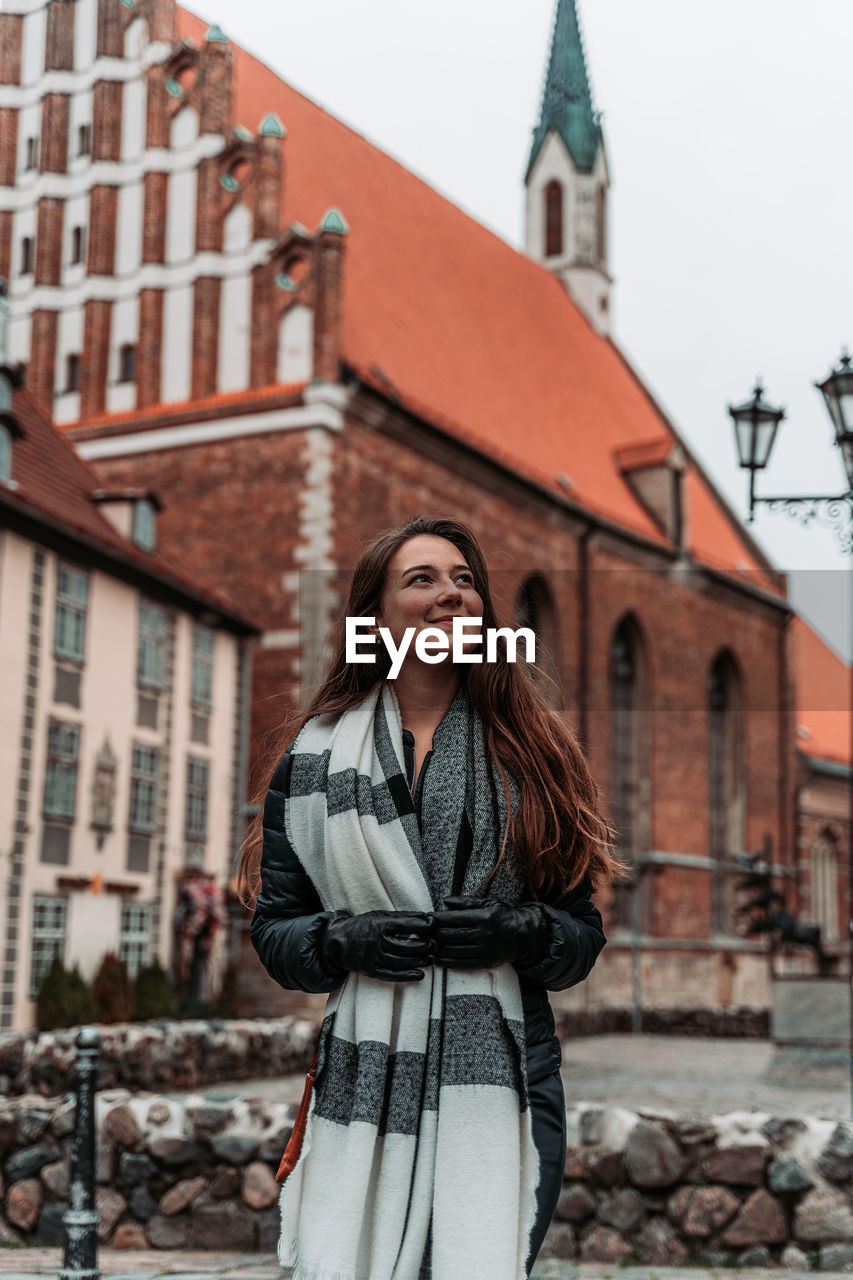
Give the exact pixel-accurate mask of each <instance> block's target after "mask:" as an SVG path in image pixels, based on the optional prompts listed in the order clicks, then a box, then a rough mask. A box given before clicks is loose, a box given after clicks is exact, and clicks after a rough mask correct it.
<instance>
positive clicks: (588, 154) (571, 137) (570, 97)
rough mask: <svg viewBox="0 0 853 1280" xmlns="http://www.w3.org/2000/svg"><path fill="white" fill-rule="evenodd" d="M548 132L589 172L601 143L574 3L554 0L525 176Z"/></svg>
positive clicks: (599, 122)
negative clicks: (547, 59) (550, 35)
mask: <svg viewBox="0 0 853 1280" xmlns="http://www.w3.org/2000/svg"><path fill="white" fill-rule="evenodd" d="M549 129H556V130H557V132H558V133H559V135H560V137H561V138H562V139H563V141H564V142H565V144H566V146H567V147H568V149H569V154H570V155H571V157H572V159H573V160H574V162H575V164H576V165H577V167H578V168H579V169H587V170H588V169H591V168H592V166H593V164H594V163H595V153H596V151H597V150H598V144H599V142H600V141H601V121H600V117H599V114H598V112H597V111H593V108H592V94H591V93H590V88H589V77H588V76H587V72H586V58H585V57H584V51H583V40H582V39H581V32H580V23H579V22H578V13H577V7H576V5H575V0H557V16H556V18H555V20H554V36H553V39H552V41H551V60H550V62H549V64H548V76H547V79H546V81H545V92H544V93H543V95H542V112H541V114H540V117H539V123H538V124H537V126H536V128H535V129H534V130H533V146H532V148H531V150H530V160H529V163H528V165H527V172H528V174H529V173H530V170H531V168H532V167H533V162H534V160H535V159H536V157H537V156H538V154H539V148H540V147H541V146H542V143H543V142H544V141H545V137H546V135H547V133H548V130H549Z"/></svg>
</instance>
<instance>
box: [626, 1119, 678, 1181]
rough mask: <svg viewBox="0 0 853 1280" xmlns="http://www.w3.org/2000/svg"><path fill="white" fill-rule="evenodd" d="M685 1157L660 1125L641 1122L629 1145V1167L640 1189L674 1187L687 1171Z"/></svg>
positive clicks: (633, 1132) (633, 1130)
mask: <svg viewBox="0 0 853 1280" xmlns="http://www.w3.org/2000/svg"><path fill="white" fill-rule="evenodd" d="M684 1164H685V1161H684V1156H683V1155H682V1153H681V1151H680V1149H679V1147H678V1145H677V1144H676V1143H675V1141H674V1140H673V1139H672V1138H671V1137H670V1135H669V1134H668V1133H667V1131H666V1129H663V1128H662V1127H661V1126H660V1125H657V1124H651V1123H650V1122H649V1121H648V1120H639V1121H638V1122H637V1124H635V1125H634V1127H633V1129H632V1130H631V1132H630V1133H629V1134H628V1140H627V1142H626V1143H625V1167H626V1169H627V1171H628V1176H629V1178H630V1179H631V1181H632V1182H633V1183H634V1184H635V1185H636V1186H638V1187H671V1186H672V1184H673V1183H674V1182H677V1181H678V1179H679V1178H680V1177H681V1174H682V1172H683V1170H684Z"/></svg>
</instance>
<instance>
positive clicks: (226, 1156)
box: [210, 1132, 260, 1165]
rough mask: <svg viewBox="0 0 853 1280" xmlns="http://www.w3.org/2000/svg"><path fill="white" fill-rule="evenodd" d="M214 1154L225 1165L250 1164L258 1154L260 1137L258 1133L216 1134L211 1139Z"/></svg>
mask: <svg viewBox="0 0 853 1280" xmlns="http://www.w3.org/2000/svg"><path fill="white" fill-rule="evenodd" d="M210 1145H211V1147H212V1149H213V1153H214V1155H215V1156H217V1157H218V1158H219V1159H220V1160H223V1161H224V1162H225V1164H231V1165H243V1164H248V1163H249V1161H250V1160H253V1159H254V1158H255V1156H256V1155H257V1154H258V1147H259V1146H260V1137H259V1135H258V1134H257V1133H229V1132H225V1133H214V1134H213V1136H212V1137H211V1139H210Z"/></svg>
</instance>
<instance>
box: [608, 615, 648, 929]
mask: <svg viewBox="0 0 853 1280" xmlns="http://www.w3.org/2000/svg"><path fill="white" fill-rule="evenodd" d="M609 679H610V796H611V820H612V822H613V826H614V828H615V831H616V843H617V847H618V849H619V852H620V853H621V854H622V855H623V857H624V859H625V861H627V862H631V861H632V859H633V858H634V857H635V855H636V854H638V853H642V852H643V851H644V848H645V845H646V842H647V839H648V832H647V827H648V813H649V801H650V797H649V792H650V786H651V779H650V774H649V756H650V752H649V743H648V738H649V727H648V723H647V710H646V708H647V698H646V696H645V646H644V644H643V638H642V635H641V633H640V628H639V626H638V625H637V623H636V621H635V619H634V618H633V617H632V616H631V615H629V616H627V617H626V618H623V620H622V622H621V623H620V624H619V626H618V627H617V628H616V630H615V632H614V633H613V640H612V641H611V645H610V677H609ZM632 892H633V890H632V888H631V886H630V884H620V883H618V882H617V883H616V884H615V885H614V887H613V909H612V910H613V920H614V924H617V925H620V926H622V927H624V928H627V927H630V926H631V924H632V919H631V894H632ZM638 907H639V911H638V916H639V923H640V925H641V927H642V925H643V924H644V922H645V920H646V918H647V913H648V909H649V904H648V903H646V902H645V901H642V900H638Z"/></svg>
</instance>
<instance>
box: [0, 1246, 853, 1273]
mask: <svg viewBox="0 0 853 1280" xmlns="http://www.w3.org/2000/svg"><path fill="white" fill-rule="evenodd" d="M98 1265H99V1267H100V1271H101V1280H157V1278H158V1277H161V1276H175V1277H180V1280H286V1277H287V1274H288V1273H287V1272H285V1271H282V1270H281V1268H280V1267H279V1265H278V1262H277V1261H276V1259H275V1257H274V1256H273V1255H272V1254H259V1253H248V1254H246V1253H231V1254H224V1253H190V1252H181V1253H166V1252H160V1251H155V1252H139V1253H137V1252H131V1251H124V1250H118V1249H102V1250H101V1251H100V1257H99V1259H98ZM61 1266H62V1253H61V1250H59V1249H0V1276H3V1277H4V1280H41V1278H42V1277H44V1276H58V1275H59V1272H60V1269H61ZM731 1274H732V1273H731V1272H726V1271H722V1272H720V1271H715V1270H710V1271H709V1270H706V1269H704V1268H700V1267H620V1266H618V1265H617V1264H615V1263H614V1264H613V1265H612V1266H609V1265H607V1264H604V1263H593V1262H554V1261H548V1262H542V1263H539V1264H538V1265H537V1266H536V1267H535V1268H534V1271H533V1276H532V1277H531V1280H699V1278H700V1277H703V1278H704V1277H707V1278H708V1280H724V1277H725V1276H726V1275H731ZM735 1274H736V1275H737V1278H738V1280H767V1277H768V1272H767V1270H766V1268H764V1269H761V1268H757V1267H744V1268H743V1269H740V1268H738V1270H737V1272H736V1273H735ZM780 1274H781V1275H782V1276H784V1278H785V1280H807V1278H808V1280H815V1277H816V1275H819V1276H820V1280H840V1278H841V1276H843V1275H845V1273H844V1272H837V1271H821V1272H819V1273H816V1272H813V1271H784V1272H781V1273H780ZM846 1274H847V1277H848V1280H849V1274H850V1273H849V1272H848V1273H846ZM460 1280H462V1278H460Z"/></svg>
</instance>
